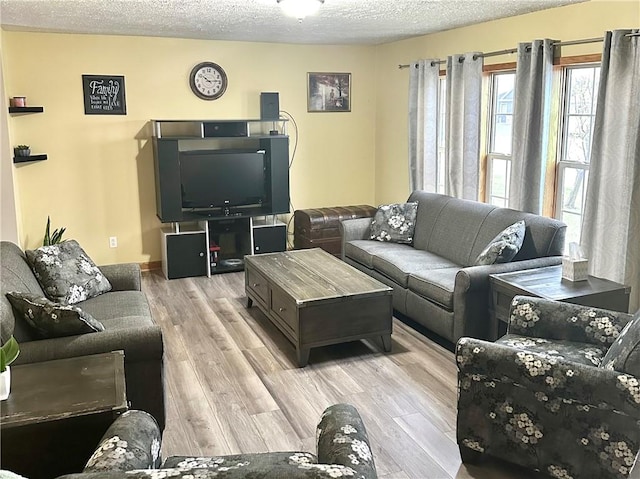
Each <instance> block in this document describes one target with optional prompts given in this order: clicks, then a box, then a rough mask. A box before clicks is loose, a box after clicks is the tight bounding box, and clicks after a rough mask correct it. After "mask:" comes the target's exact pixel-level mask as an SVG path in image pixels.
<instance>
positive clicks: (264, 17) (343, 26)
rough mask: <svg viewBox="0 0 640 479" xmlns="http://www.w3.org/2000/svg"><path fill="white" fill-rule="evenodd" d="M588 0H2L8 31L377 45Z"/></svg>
mask: <svg viewBox="0 0 640 479" xmlns="http://www.w3.org/2000/svg"><path fill="white" fill-rule="evenodd" d="M581 1H585V0H368V1H363V0H325V3H324V5H322V6H321V8H320V11H319V13H318V14H317V15H315V16H313V17H307V18H306V19H305V20H304V21H302V22H301V23H299V22H298V21H297V20H296V19H294V18H290V17H287V16H285V15H284V14H283V13H282V12H281V10H280V8H279V6H278V5H277V3H276V0H0V24H2V27H3V28H4V29H6V30H26V31H46V32H65V33H93V34H107V35H143V36H160V37H177V38H200V39H211V40H233V41H250V42H275V43H315V44H380V43H387V42H391V41H395V40H400V39H403V38H409V37H413V36H418V35H425V34H427V33H434V32H439V31H443V30H448V29H451V28H457V27H461V26H465V25H471V24H474V23H480V22H485V21H488V20H492V19H496V18H504V17H510V16H514V15H521V14H524V13H529V12H533V11H537V10H544V9H547V8H553V7H557V6H561V5H567V4H570V3H579V2H581Z"/></svg>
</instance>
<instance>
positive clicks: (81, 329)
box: [7, 292, 104, 338]
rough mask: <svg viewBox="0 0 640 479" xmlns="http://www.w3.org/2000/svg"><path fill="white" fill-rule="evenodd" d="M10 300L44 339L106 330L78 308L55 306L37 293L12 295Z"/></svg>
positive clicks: (55, 304)
mask: <svg viewBox="0 0 640 479" xmlns="http://www.w3.org/2000/svg"><path fill="white" fill-rule="evenodd" d="M7 299H8V300H9V302H10V303H11V306H13V309H15V311H16V312H17V313H18V314H19V315H20V316H22V317H23V318H24V320H25V321H26V322H27V324H29V326H31V327H32V328H33V329H34V330H35V331H36V333H37V334H38V336H39V337H41V338H57V337H60V336H74V335H76V334H84V333H95V332H97V331H104V326H103V325H102V323H101V322H100V321H98V320H97V319H95V318H94V317H93V316H91V315H90V314H89V313H87V312H85V311H82V310H81V309H80V308H78V307H77V306H70V305H65V304H58V303H54V302H53V301H50V300H48V299H47V298H43V297H42V296H38V295H37V294H34V293H16V292H10V293H7Z"/></svg>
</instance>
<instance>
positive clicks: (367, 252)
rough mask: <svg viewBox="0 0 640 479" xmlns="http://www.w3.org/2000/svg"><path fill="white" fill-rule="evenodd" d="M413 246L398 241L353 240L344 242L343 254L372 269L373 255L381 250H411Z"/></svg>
mask: <svg viewBox="0 0 640 479" xmlns="http://www.w3.org/2000/svg"><path fill="white" fill-rule="evenodd" d="M412 249H413V248H412V247H411V246H409V245H406V244H400V243H382V242H380V241H373V240H353V241H349V242H347V243H345V245H344V255H345V256H346V257H347V258H349V259H352V260H353V261H356V262H357V263H360V264H362V265H364V266H366V267H367V268H369V269H373V257H374V256H375V255H377V254H379V253H381V252H383V251H411V250H412Z"/></svg>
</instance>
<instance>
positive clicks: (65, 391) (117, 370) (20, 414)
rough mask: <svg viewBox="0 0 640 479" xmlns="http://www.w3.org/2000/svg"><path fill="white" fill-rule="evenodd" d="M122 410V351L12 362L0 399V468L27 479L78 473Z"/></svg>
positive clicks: (123, 390) (124, 405) (123, 395)
mask: <svg viewBox="0 0 640 479" xmlns="http://www.w3.org/2000/svg"><path fill="white" fill-rule="evenodd" d="M126 410H127V398H126V391H125V379H124V352H123V351H114V352H110V353H103V354H94V355H89V356H79V357H75V358H67V359H58V360H54V361H45V362H41V363H31V364H23V365H18V366H12V367H11V394H10V395H9V398H8V399H7V400H6V401H2V402H1V403H0V413H1V416H0V434H1V435H2V453H1V463H2V468H3V469H7V470H10V471H12V472H15V473H17V474H21V475H23V476H25V477H28V478H29V479H40V478H43V479H44V478H52V477H57V476H59V475H62V474H68V473H72V472H82V469H83V468H84V465H85V464H86V462H87V460H88V459H89V457H90V456H91V454H92V452H93V451H94V449H95V447H96V446H97V445H98V441H99V440H100V438H101V437H102V435H103V434H104V433H105V432H106V430H107V428H108V427H109V426H110V425H111V423H112V422H113V420H114V419H115V418H116V417H117V416H118V415H119V414H121V413H122V412H124V411H126Z"/></svg>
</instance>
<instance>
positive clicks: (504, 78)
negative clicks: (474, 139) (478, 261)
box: [487, 71, 516, 207]
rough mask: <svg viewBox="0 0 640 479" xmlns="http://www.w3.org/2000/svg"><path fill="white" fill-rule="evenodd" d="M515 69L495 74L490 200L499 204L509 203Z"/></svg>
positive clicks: (488, 185)
mask: <svg viewBox="0 0 640 479" xmlns="http://www.w3.org/2000/svg"><path fill="white" fill-rule="evenodd" d="M515 79H516V74H515V72H512V71H510V72H500V73H493V74H492V75H491V87H490V91H491V103H490V107H489V115H490V123H489V143H488V148H489V152H488V154H487V201H488V203H490V204H492V205H496V206H502V207H506V206H508V205H509V179H510V175H511V129H512V126H513V93H514V92H513V90H514V84H515Z"/></svg>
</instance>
